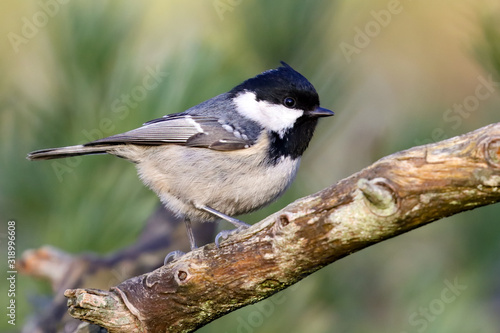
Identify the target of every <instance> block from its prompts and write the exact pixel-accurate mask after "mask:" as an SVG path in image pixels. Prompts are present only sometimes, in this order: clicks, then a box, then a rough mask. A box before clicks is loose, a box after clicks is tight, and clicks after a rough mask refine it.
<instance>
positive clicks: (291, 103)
mask: <svg viewBox="0 0 500 333" xmlns="http://www.w3.org/2000/svg"><path fill="white" fill-rule="evenodd" d="M295 104H296V102H295V99H294V98H292V97H285V99H284V100H283V105H284V106H286V107H287V108H293V107H294V106H295Z"/></svg>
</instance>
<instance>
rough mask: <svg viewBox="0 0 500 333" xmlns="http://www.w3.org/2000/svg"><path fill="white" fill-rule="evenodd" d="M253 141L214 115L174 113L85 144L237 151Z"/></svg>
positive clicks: (254, 139) (253, 140)
mask: <svg viewBox="0 0 500 333" xmlns="http://www.w3.org/2000/svg"><path fill="white" fill-rule="evenodd" d="M256 140H257V138H249V137H248V136H246V135H242V134H241V133H240V132H238V131H233V130H232V128H231V127H228V126H222V124H220V123H219V121H218V119H217V118H215V117H205V116H195V115H189V114H174V115H167V116H165V117H163V118H159V119H154V120H151V121H149V122H147V123H145V124H144V125H143V126H142V127H139V128H136V129H134V130H131V131H128V132H125V133H122V134H116V135H112V136H110V137H107V138H103V139H100V140H96V141H92V142H89V143H87V144H85V146H95V145H107V144H126V143H131V144H142V145H163V144H180V145H186V146H191V147H204V148H210V149H214V150H236V149H243V148H247V147H249V146H251V145H252V144H253V143H255V141H256Z"/></svg>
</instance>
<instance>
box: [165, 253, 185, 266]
mask: <svg viewBox="0 0 500 333" xmlns="http://www.w3.org/2000/svg"><path fill="white" fill-rule="evenodd" d="M185 254H186V253H184V252H182V251H179V250H177V251H172V252H170V253H169V254H167V256H166V257H165V260H163V265H166V264H168V263H169V262H170V261H175V260H177V259H179V258H180V257H182V256H183V255H185Z"/></svg>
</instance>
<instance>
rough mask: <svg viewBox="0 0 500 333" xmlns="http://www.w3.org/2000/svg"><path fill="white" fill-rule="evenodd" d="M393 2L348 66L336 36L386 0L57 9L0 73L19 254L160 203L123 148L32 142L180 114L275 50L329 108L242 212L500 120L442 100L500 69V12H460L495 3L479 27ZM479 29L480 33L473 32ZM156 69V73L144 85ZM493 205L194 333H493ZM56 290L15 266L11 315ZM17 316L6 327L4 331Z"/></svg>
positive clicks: (138, 220) (31, 10)
mask: <svg viewBox="0 0 500 333" xmlns="http://www.w3.org/2000/svg"><path fill="white" fill-rule="evenodd" d="M47 3H55V0H54V1H53V2H50V0H47V1H42V2H35V1H32V2H26V3H23V4H20V3H18V2H14V1H7V2H4V4H3V6H5V7H6V8H5V10H3V11H2V12H3V13H4V14H2V16H3V17H4V16H5V20H4V25H2V26H1V27H2V29H3V32H4V35H6V36H7V35H8V33H10V32H14V33H17V34H22V27H23V24H25V23H24V22H25V20H23V18H26V20H28V21H30V20H31V21H32V20H33V17H34V16H33V15H34V14H36V13H38V12H41V11H42V12H43V11H44V9H43V8H44V7H43V6H42V5H43V4H45V5H46V4H47ZM401 6H402V8H403V10H402V12H401V13H398V14H394V15H393V16H390V17H389V19H388V23H387V25H384V26H382V25H381V24H379V26H380V27H379V32H378V33H377V34H376V36H373V37H371V38H370V41H369V44H368V45H367V46H366V47H362V48H361V47H360V49H359V53H355V54H353V56H352V61H347V59H346V57H345V55H344V54H343V53H342V51H341V49H340V48H339V45H340V43H341V42H346V43H350V44H352V45H355V42H354V38H355V36H356V33H357V31H362V30H363V29H365V28H366V27H367V24H368V23H370V24H372V25H374V23H373V22H377V20H376V18H375V17H379V18H380V15H381V14H380V13H383V10H386V11H387V10H388V3H387V2H386V1H385V2H384V1H374V2H372V3H370V4H367V3H363V2H360V1H354V2H348V1H312V0H308V1H299V0H294V1H287V2H272V1H264V0H258V1H251V2H250V1H226V0H216V1H207V2H193V1H185V2H161V1H150V2H140V3H139V2H134V3H123V2H120V1H77V2H70V3H65V4H60V5H59V7H57V8H58V10H57V12H56V13H55V14H54V15H48V14H47V16H48V17H49V19H48V22H47V23H46V24H44V25H43V26H41V27H39V28H38V29H37V30H38V31H37V33H36V34H35V36H34V37H32V38H29V39H28V42H27V43H26V44H21V45H19V50H18V52H15V51H13V49H12V45H8V46H6V47H4V48H3V50H2V52H0V61H1V62H0V68H1V69H2V71H3V72H4V73H6V75H3V76H2V77H0V87H1V89H0V105H1V110H2V111H1V112H0V140H1V141H0V149H1V150H0V172H1V175H2V177H1V178H0V219H1V221H2V228H3V227H4V221H8V220H10V219H13V220H16V221H17V227H18V238H17V242H18V243H17V251H18V255H20V254H21V252H22V251H23V250H24V249H27V248H34V247H39V246H41V245H43V244H51V245H54V246H57V247H60V248H62V249H64V250H66V251H70V252H75V253H78V252H84V251H92V252H98V253H108V252H110V251H115V250H117V249H119V248H121V247H123V246H126V245H128V244H131V243H133V242H134V239H135V237H136V236H137V234H138V233H139V232H140V230H141V227H142V223H143V221H145V220H146V218H147V217H148V215H149V214H150V213H151V212H152V211H153V209H154V207H155V206H156V205H157V204H158V199H157V198H156V196H155V195H154V194H153V193H152V192H150V191H148V190H147V189H146V188H145V187H144V186H143V185H142V184H141V182H140V181H139V180H138V178H137V176H136V172H135V168H134V167H133V165H131V164H130V163H127V162H125V161H123V160H120V159H118V158H114V157H109V156H90V157H86V158H81V159H67V160H56V161H48V162H37V163H34V162H28V161H26V160H25V156H26V154H27V153H28V152H29V151H32V150H35V149H40V148H46V147H54V146H64V145H71V144H78V143H83V142H86V141H89V140H93V139H96V138H97V137H103V136H108V135H112V134H115V133H119V132H123V131H126V130H129V129H132V128H135V127H137V126H138V125H140V124H141V123H143V122H145V121H148V120H150V119H154V118H157V117H161V116H162V115H164V114H167V113H173V112H179V111H182V110H184V109H186V108H188V107H190V106H193V105H195V104H197V103H199V102H201V101H203V100H205V99H208V98H210V97H213V96H215V95H217V94H219V93H222V92H224V91H227V90H228V89H230V88H232V87H233V86H234V85H235V84H237V83H239V82H241V81H242V80H244V79H246V78H248V77H251V76H253V75H255V74H257V73H259V72H261V71H263V70H266V69H269V68H273V67H276V66H278V65H279V61H280V60H284V61H286V62H288V63H289V64H290V65H291V66H293V67H294V68H296V69H297V70H298V71H300V72H301V73H302V74H304V75H305V76H306V77H307V78H309V79H310V80H311V82H312V83H313V84H314V85H315V86H316V88H317V89H318V92H319V93H320V98H321V102H322V105H323V106H325V107H328V108H331V109H333V110H334V111H335V112H336V116H335V117H334V118H333V119H328V120H326V121H324V122H321V123H320V125H319V128H318V132H317V134H316V135H315V138H314V139H313V142H312V144H311V147H310V149H309V150H308V151H307V152H306V155H305V157H304V160H303V163H302V167H301V170H300V172H299V176H298V179H297V181H296V182H295V183H294V185H293V186H292V187H291V189H290V190H289V191H288V192H287V193H286V194H285V195H284V197H283V198H281V199H280V200H278V201H277V202H276V203H275V204H273V205H271V206H270V207H268V208H266V209H263V210H262V211H259V212H256V213H254V214H252V215H251V216H245V217H244V218H243V219H244V220H245V221H249V222H254V221H257V220H259V219H261V218H263V217H264V216H267V215H269V214H270V213H272V212H274V211H276V210H277V209H280V208H281V207H283V206H285V205H286V204H287V203H289V202H291V201H293V200H295V199H296V198H299V197H301V196H305V195H307V194H310V193H312V192H314V191H317V190H319V189H321V188H323V187H326V186H327V185H329V184H331V183H333V182H335V181H337V180H338V179H341V178H342V177H345V176H348V175H349V174H351V173H352V172H355V171H357V170H359V169H360V168H362V167H364V166H366V165H368V164H370V163H371V162H373V161H374V160H376V159H377V158H380V157H382V156H384V155H387V154H389V153H392V152H394V151H397V150H400V149H405V148H408V147H411V146H414V145H417V144H419V143H420V142H422V143H423V142H424V141H432V133H433V131H435V130H436V129H442V130H443V132H444V134H443V135H445V136H446V137H449V136H452V135H456V134H460V133H464V132H467V131H470V130H473V129H475V128H478V127H480V126H484V125H486V124H488V123H490V122H495V121H499V117H498V116H499V112H498V105H499V99H498V92H497V91H496V92H495V94H494V96H492V97H491V98H490V99H488V100H486V101H483V102H482V103H481V105H480V108H479V109H478V110H475V112H474V113H471V115H470V117H469V118H467V119H464V121H463V123H462V124H461V126H459V127H457V128H452V127H451V126H450V124H448V123H446V122H445V121H444V120H443V112H444V111H445V110H446V109H448V108H450V107H451V106H452V105H453V104H454V103H458V102H461V101H463V99H464V98H465V97H466V96H468V95H470V94H471V93H474V89H475V87H476V86H477V84H478V83H477V79H476V78H477V76H478V75H481V76H483V77H488V75H490V74H492V75H493V76H494V77H495V78H496V80H500V75H499V74H500V54H499V50H500V29H499V27H498V20H497V17H498V14H499V13H500V11H499V10H498V8H496V9H495V8H494V9H490V6H491V4H490V3H489V2H488V1H484V3H483V2H479V4H477V3H476V4H475V5H471V7H470V8H469V7H467V10H469V11H473V10H478V8H479V9H481V10H478V12H481V13H484V12H486V13H490V15H483V16H479V17H480V19H479V20H477V22H476V21H474V20H472V19H470V17H464V15H463V13H464V12H467V11H465V10H464V8H463V7H461V6H466V5H464V4H457V3H452V2H446V1H445V2H443V3H439V4H437V3H435V2H431V1H419V2H418V3H417V2H403V5H401ZM436 6H438V8H436ZM481 6H482V7H481ZM7 7H8V8H7ZM439 9H440V10H439ZM373 12H375V14H373ZM7 15H8V16H7ZM374 15H375V16H374ZM377 15H379V16H377ZM12 18H13V19H12ZM375 24H376V23H375ZM450 27H453V28H450ZM464 27H472V28H464ZM467 29H469V30H467ZM471 31H472V32H471ZM471 35H472V36H473V37H474V40H473V41H472V42H471V41H470V40H467V39H465V37H464V36H471ZM464 45H473V46H474V48H473V50H467V49H466V48H465V47H464ZM474 56H475V57H476V59H477V60H479V61H478V62H476V60H474ZM478 63H479V64H480V65H478ZM481 66H482V68H481ZM151 77H155V78H156V81H155V82H156V83H157V85H156V86H155V87H154V88H152V89H146V88H145V86H144V80H145V79H148V80H149V79H151ZM151 82H152V81H151ZM499 209H500V207H499V206H498V205H494V206H490V207H485V208H482V209H479V210H476V211H473V212H467V213H464V214H461V215H459V216H455V217H452V218H448V219H446V220H444V221H442V222H439V223H433V224H431V225H429V226H428V227H425V228H421V229H419V230H416V231H413V232H411V233H409V234H407V235H402V236H400V237H397V238H395V239H392V240H389V241H386V242H384V243H381V244H378V245H376V246H374V247H371V248H369V249H367V250H364V251H361V252H360V253H357V254H354V255H352V256H349V257H348V258H345V259H343V260H341V261H339V262H338V263H335V264H333V265H331V266H329V267H326V268H324V269H322V270H321V271H319V272H317V273H315V274H314V275H312V276H310V277H308V278H306V279H305V280H304V281H302V282H300V283H299V284H298V285H297V286H295V287H292V288H290V289H288V290H286V291H283V292H282V293H280V294H278V295H275V296H274V297H272V298H271V299H269V300H265V301H263V302H260V303H258V304H255V305H252V306H248V307H246V308H244V309H241V310H239V311H236V312H235V313H233V314H231V315H228V316H225V317H223V318H221V319H219V320H217V321H215V322H214V323H211V324H210V325H208V326H207V327H204V328H202V329H200V330H199V331H200V332H206V333H208V332H282V331H287V332H290V333H291V332H304V331H307V332H314V333H321V332H343V331H344V332H374V331H375V332H380V331H386V332H404V331H406V332H415V331H425V332H474V331H480V332H496V330H497V327H499V326H500V321H499V320H498V316H497V313H498V310H499V308H498V306H499V304H500V301H499V295H500V287H499V283H498V279H497V278H496V277H497V276H498V272H499V270H500V265H499V262H498V259H497V258H498V254H499V252H500V246H499V245H498V244H499V242H498V239H499V237H500V233H499V231H500V226H498V223H497V222H498V216H499V213H500V211H499ZM0 232H4V230H0ZM1 241H2V239H0V242H1ZM1 244H3V243H1ZM2 246H3V245H2ZM2 251H4V248H3V247H2ZM2 253H3V252H2ZM2 267H3V266H2ZM456 278H458V281H460V283H463V284H465V285H466V286H467V289H466V290H465V291H464V292H463V293H462V294H461V295H460V296H457V298H456V301H454V302H452V303H449V304H446V307H445V308H444V309H443V310H442V311H441V312H439V314H437V315H435V316H434V317H433V318H432V320H430V319H427V321H425V328H424V326H423V325H424V324H422V322H420V325H417V324H415V322H412V321H410V318H412V315H413V316H414V314H415V312H418V311H419V309H421V308H422V307H424V308H425V307H429V306H430V305H431V304H433V303H432V302H433V301H434V300H436V299H439V297H440V295H441V293H442V290H443V289H444V288H446V284H445V281H454V279H456ZM48 289H49V288H48V286H47V285H45V284H43V283H40V282H37V281H33V280H32V279H27V278H25V277H22V276H18V295H17V300H18V317H17V318H18V323H19V324H18V325H19V326H18V327H20V325H21V324H22V322H23V321H24V320H25V319H26V318H27V317H28V315H29V314H32V313H35V312H36V311H37V308H40V307H41V306H42V305H40V304H43V302H44V301H45V299H43V298H40V296H38V295H40V294H46V295H49V294H50V293H49V290H48ZM0 294H1V295H5V294H6V291H5V288H4V287H3V285H2V286H1V287H0ZM2 299H3V298H2ZM434 303H436V302H434ZM413 318H414V319H415V317H413ZM416 318H417V319H420V320H422V318H423V317H422V316H421V315H420V316H417V317H416ZM470 318H474V320H470ZM11 328H12V327H10V326H8V324H7V323H6V321H2V322H0V329H2V330H3V329H11Z"/></svg>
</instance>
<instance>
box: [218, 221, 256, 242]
mask: <svg viewBox="0 0 500 333" xmlns="http://www.w3.org/2000/svg"><path fill="white" fill-rule="evenodd" d="M248 227H250V225H249V224H245V225H240V226H239V227H238V228H236V229H233V230H222V231H221V232H219V233H218V234H217V236H215V246H216V247H217V248H219V246H220V242H221V241H223V240H225V239H227V238H228V237H229V236H231V235H233V234H237V233H239V232H240V231H243V230H245V229H248Z"/></svg>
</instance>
